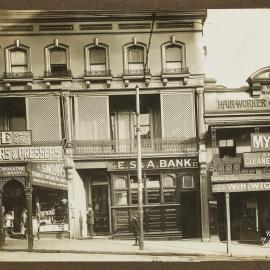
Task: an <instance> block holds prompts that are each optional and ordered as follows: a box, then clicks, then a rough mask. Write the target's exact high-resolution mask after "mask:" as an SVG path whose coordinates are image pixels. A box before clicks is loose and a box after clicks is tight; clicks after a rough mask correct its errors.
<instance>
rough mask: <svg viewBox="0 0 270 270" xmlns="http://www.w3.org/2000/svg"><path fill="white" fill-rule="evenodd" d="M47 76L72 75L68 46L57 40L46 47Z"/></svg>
mask: <svg viewBox="0 0 270 270" xmlns="http://www.w3.org/2000/svg"><path fill="white" fill-rule="evenodd" d="M45 61H46V62H45V76H48V77H70V76H71V72H70V59H69V49H68V46H66V45H64V44H60V43H58V42H56V44H51V45H49V46H47V47H46V48H45Z"/></svg>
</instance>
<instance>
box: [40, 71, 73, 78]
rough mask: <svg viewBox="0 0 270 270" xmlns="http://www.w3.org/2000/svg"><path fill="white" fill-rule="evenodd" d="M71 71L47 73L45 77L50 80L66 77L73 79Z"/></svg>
mask: <svg viewBox="0 0 270 270" xmlns="http://www.w3.org/2000/svg"><path fill="white" fill-rule="evenodd" d="M71 76H72V74H71V70H62V71H45V72H44V77H49V78H64V77H71Z"/></svg>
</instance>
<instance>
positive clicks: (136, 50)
mask: <svg viewBox="0 0 270 270" xmlns="http://www.w3.org/2000/svg"><path fill="white" fill-rule="evenodd" d="M127 62H128V63H127V64H128V70H127V72H128V74H143V73H144V48H143V47H139V46H132V47H129V48H128V49H127Z"/></svg>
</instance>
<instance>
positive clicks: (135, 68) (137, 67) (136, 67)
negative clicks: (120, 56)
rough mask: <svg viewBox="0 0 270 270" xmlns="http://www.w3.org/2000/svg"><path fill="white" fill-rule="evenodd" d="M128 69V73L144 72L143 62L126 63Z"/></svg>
mask: <svg viewBox="0 0 270 270" xmlns="http://www.w3.org/2000/svg"><path fill="white" fill-rule="evenodd" d="M128 71H129V72H130V73H132V72H133V73H134V74H143V72H144V68H143V63H142V64H140V63H136V64H134V63H129V64H128Z"/></svg>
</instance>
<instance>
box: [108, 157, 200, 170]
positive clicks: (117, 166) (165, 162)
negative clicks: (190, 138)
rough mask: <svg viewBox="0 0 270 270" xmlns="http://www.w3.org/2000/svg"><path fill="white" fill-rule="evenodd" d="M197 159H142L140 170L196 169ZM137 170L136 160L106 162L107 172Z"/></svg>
mask: <svg viewBox="0 0 270 270" xmlns="http://www.w3.org/2000/svg"><path fill="white" fill-rule="evenodd" d="M197 167H198V159H197V158H194V157H193V158H188V157H183V158H166V159H143V160H142V169H146V170H153V169H178V168H197ZM135 169H137V161H136V160H119V161H112V162H108V171H121V170H135Z"/></svg>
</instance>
